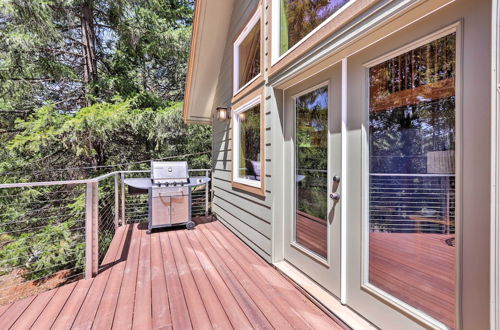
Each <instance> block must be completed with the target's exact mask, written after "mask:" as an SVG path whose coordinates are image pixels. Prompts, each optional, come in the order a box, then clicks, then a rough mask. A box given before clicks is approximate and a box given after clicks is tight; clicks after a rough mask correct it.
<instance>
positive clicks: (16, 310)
mask: <svg viewBox="0 0 500 330" xmlns="http://www.w3.org/2000/svg"><path fill="white" fill-rule="evenodd" d="M35 298H36V296H33V297H28V298H25V299H23V300H19V301H16V302H15V303H13V304H12V306H10V308H9V309H8V310H7V311H6V312H5V313H3V315H2V316H0V329H9V328H10V327H11V326H12V325H13V324H14V323H15V322H16V321H17V320H18V319H19V316H20V315H21V314H22V313H23V312H24V311H25V310H26V308H28V306H29V305H30V304H31V303H32V302H33V300H35Z"/></svg>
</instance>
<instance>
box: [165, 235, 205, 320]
mask: <svg viewBox="0 0 500 330" xmlns="http://www.w3.org/2000/svg"><path fill="white" fill-rule="evenodd" d="M172 233H174V234H175V232H173V231H172ZM174 234H172V235H168V236H169V242H170V248H171V249H172V250H171V251H172V253H173V252H174V248H173V243H172V237H170V236H173V235H174ZM180 250H181V251H180V252H181V253H182V254H183V256H184V252H183V251H182V248H181V249H180ZM173 255H174V262H175V265H176V268H177V272H178V273H179V279H180V274H181V272H180V271H179V262H180V261H179V257H176V253H173ZM184 257H185V256H184ZM190 275H191V277H192V276H193V275H192V274H191V273H190ZM193 282H194V279H193ZM180 284H181V289H182V292H183V293H185V292H187V290H185V287H184V284H183V283H182V280H180ZM195 287H196V292H198V296H199V297H200V299H202V298H201V295H200V292H199V290H198V287H197V286H196V282H195ZM202 301H203V300H202ZM186 305H187V309H188V313H189V315H190V319H191V321H192V319H193V318H195V315H194V313H195V312H193V311H191V310H190V308H189V305H190V304H189V303H188V302H187V300H186ZM203 307H204V310H205V314H206V315H207V317H208V319H209V320H210V317H209V316H208V312H207V310H206V308H205V306H203ZM191 316H192V317H191ZM193 326H194V325H193Z"/></svg>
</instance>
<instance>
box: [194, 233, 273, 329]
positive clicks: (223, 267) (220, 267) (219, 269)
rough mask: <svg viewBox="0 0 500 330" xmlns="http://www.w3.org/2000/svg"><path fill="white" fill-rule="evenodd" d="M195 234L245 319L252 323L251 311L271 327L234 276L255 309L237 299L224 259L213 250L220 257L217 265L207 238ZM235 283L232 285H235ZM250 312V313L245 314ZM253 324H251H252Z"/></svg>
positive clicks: (236, 288) (200, 234) (235, 288)
mask: <svg viewBox="0 0 500 330" xmlns="http://www.w3.org/2000/svg"><path fill="white" fill-rule="evenodd" d="M195 235H196V236H197V240H198V241H199V242H200V246H201V247H202V248H203V250H204V251H205V253H206V254H207V256H208V258H209V259H210V260H211V262H212V263H213V264H214V268H215V270H216V271H217V272H218V273H219V275H220V277H221V278H222V279H223V280H224V282H225V285H226V286H227V287H228V289H229V292H231V294H232V295H233V297H234V299H235V300H236V302H237V303H238V305H239V306H240V308H241V310H242V311H243V313H244V314H245V316H246V317H247V319H248V320H249V322H250V324H252V319H253V317H252V315H251V314H252V313H255V315H254V317H257V318H261V317H260V316H262V319H263V320H265V322H266V323H267V324H268V325H269V327H272V326H271V323H270V322H269V320H268V319H267V317H266V316H265V314H264V313H263V312H262V311H261V310H260V308H259V307H258V305H257V304H256V303H255V302H254V301H253V299H252V298H251V297H250V295H248V292H247V291H246V290H245V289H244V287H243V286H242V285H241V283H240V282H239V281H238V280H237V279H236V278H235V280H236V283H237V285H238V286H239V287H241V290H243V292H244V293H245V294H246V295H247V296H248V298H249V300H250V301H249V302H250V303H251V304H253V305H254V306H255V307H256V309H253V307H252V306H250V305H248V306H247V305H245V304H242V302H241V301H240V299H238V295H237V294H236V291H235V290H238V287H234V288H232V287H230V286H229V285H228V283H230V282H229V281H228V279H227V278H226V277H227V276H229V274H230V275H231V276H232V277H234V274H233V273H231V272H230V270H229V269H228V267H227V265H226V264H225V263H224V261H223V260H222V259H221V258H220V256H219V255H218V254H217V253H215V251H214V252H213V253H215V256H216V257H217V259H220V263H221V264H220V265H218V263H217V262H216V261H215V260H213V259H214V258H213V257H211V256H210V253H209V252H208V250H207V249H208V248H209V247H208V245H210V246H212V245H211V243H210V241H209V240H208V238H206V237H205V236H204V234H202V233H200V231H195ZM200 237H202V238H203V239H201V238H200ZM205 240H206V242H207V244H206V245H205V244H203V242H202V241H205ZM211 251H213V249H211ZM224 271H225V272H228V273H227V274H226V273H224ZM236 283H235V284H234V285H236ZM249 308H250V309H251V310H250V311H248V309H249ZM249 312H250V315H249V314H247V313H249ZM252 326H253V324H252Z"/></svg>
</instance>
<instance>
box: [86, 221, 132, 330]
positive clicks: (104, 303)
mask: <svg viewBox="0 0 500 330" xmlns="http://www.w3.org/2000/svg"><path fill="white" fill-rule="evenodd" d="M132 229H133V227H131V226H130V227H128V228H127V230H126V232H125V234H124V235H125V237H124V238H123V240H122V244H121V246H120V252H119V255H118V256H117V257H116V263H115V264H114V266H113V268H112V269H111V274H110V275H109V279H108V284H107V286H106V289H105V290H104V294H103V296H102V300H101V303H100V304H99V308H98V309H97V313H96V316H95V319H94V322H93V323H92V328H93V329H109V328H110V327H111V326H112V325H113V319H114V316H115V311H116V305H117V304H118V296H119V294H120V288H121V283H122V279H123V274H124V272H125V266H126V263H127V258H126V254H127V253H128V251H129V247H130V243H131V242H130V241H131V239H132V233H133V231H132Z"/></svg>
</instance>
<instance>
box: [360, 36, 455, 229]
mask: <svg viewBox="0 0 500 330" xmlns="http://www.w3.org/2000/svg"><path fill="white" fill-rule="evenodd" d="M455 67H456V64H455V34H450V35H447V36H444V37H442V38H439V39H437V40H435V41H432V42H430V43H427V44H425V45H423V46H421V47H418V48H416V49H413V50H411V51H409V52H407V53H404V54H401V55H399V56H396V57H394V58H392V59H389V60H387V61H385V62H383V63H380V64H378V65H375V66H374V67H372V68H370V71H369V77H370V106H369V147H370V158H369V161H370V163H369V164H370V174H371V175H370V228H371V230H372V231H387V232H401V233H412V232H425V233H445V234H451V233H454V231H455V222H454V221H455V220H454V219H455V179H454V174H455V154H454V151H455V137H456V126H455V121H456V118H455Z"/></svg>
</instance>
